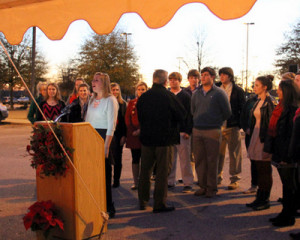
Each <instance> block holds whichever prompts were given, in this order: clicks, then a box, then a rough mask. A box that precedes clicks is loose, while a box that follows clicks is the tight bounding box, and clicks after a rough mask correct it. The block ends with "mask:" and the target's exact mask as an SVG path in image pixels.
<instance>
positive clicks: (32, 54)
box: [30, 27, 36, 95]
mask: <svg viewBox="0 0 300 240" xmlns="http://www.w3.org/2000/svg"><path fill="white" fill-rule="evenodd" d="M35 49H36V27H33V28H32V46H31V79H30V85H31V92H32V94H33V95H35V94H34V93H35Z"/></svg>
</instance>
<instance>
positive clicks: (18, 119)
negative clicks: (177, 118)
mask: <svg viewBox="0 0 300 240" xmlns="http://www.w3.org/2000/svg"><path fill="white" fill-rule="evenodd" d="M31 130H32V129H31V126H30V124H29V122H28V121H26V110H25V111H24V110H15V111H10V114H9V118H8V119H6V120H5V121H4V122H3V123H2V124H0V239H5V240H6V239H7V240H10V239H13V240H15V239H20V240H21V239H22V240H23V239H26V240H27V239H28V240H31V239H36V238H35V234H34V233H32V232H31V231H30V230H28V231H25V228H24V226H23V222H22V217H23V216H24V214H25V213H26V212H27V208H28V207H29V206H30V205H31V204H32V203H33V202H35V201H36V194H35V189H36V185H35V171H34V170H33V169H32V168H31V167H30V157H29V156H28V155H27V153H26V145H27V144H28V143H29V138H30V135H31ZM228 163H229V158H228V154H227V155H226V159H225V167H224V180H223V182H222V185H220V186H219V191H218V194H217V196H216V197H215V198H212V199H208V198H205V197H196V196H194V195H193V192H192V193H182V192H181V191H182V188H183V185H182V184H177V186H176V187H175V188H174V189H172V190H170V191H168V202H169V203H170V204H171V205H173V206H175V207H176V211H174V212H169V213H159V214H153V213H152V207H151V206H152V203H153V201H152V193H153V186H154V184H152V188H151V189H152V190H151V191H152V193H151V200H150V203H149V207H148V208H147V209H146V210H145V211H141V210H139V209H138V199H137V191H132V190H131V189H130V187H131V185H132V183H133V181H132V174H131V155H130V151H129V150H128V149H126V148H124V152H123V171H122V176H121V186H120V187H119V188H117V189H113V199H114V201H115V206H116V209H117V214H116V217H115V218H114V219H110V220H109V223H108V231H107V233H106V234H105V235H104V236H103V238H102V239H105V240H117V239H118V240H119V239H120V240H122V239H124V240H125V239H137V240H150V239H158V240H173V239H174V240H177V239H178V240H181V239H191V240H193V239H195V240H196V239H197V240H206V239H208V240H231V239H240V240H253V239H265V240H277V239H278V240H284V239H290V238H289V233H290V232H297V231H299V228H300V220H299V219H297V221H296V224H295V225H294V226H292V227H285V228H275V227H273V226H272V225H271V224H270V222H269V221H268V219H269V218H270V217H274V216H276V214H278V213H279V212H280V211H281V204H280V203H278V202H277V199H278V198H279V197H281V194H282V192H281V187H282V186H281V183H280V180H279V176H278V174H277V170H276V169H273V181H274V183H273V188H272V192H271V197H270V200H271V208H270V209H267V210H264V211H251V210H250V209H249V208H247V207H245V204H246V203H248V202H251V201H253V200H254V195H253V194H252V195H251V194H250V195H246V194H243V193H242V192H243V191H244V190H245V189H247V188H249V186H250V161H249V159H248V158H247V156H246V151H245V148H244V143H243V163H242V174H241V177H242V180H241V182H240V187H239V188H238V189H236V190H231V191H229V190H227V185H228V184H229V183H230V180H229V173H228V165H229V164H228ZM179 170H180V169H179V168H178V169H177V172H178V178H180V171H179ZM194 189H195V190H197V189H198V187H197V186H196V185H194Z"/></svg>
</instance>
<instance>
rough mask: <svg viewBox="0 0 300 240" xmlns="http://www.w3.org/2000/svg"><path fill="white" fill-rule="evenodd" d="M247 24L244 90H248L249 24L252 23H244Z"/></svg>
mask: <svg viewBox="0 0 300 240" xmlns="http://www.w3.org/2000/svg"><path fill="white" fill-rule="evenodd" d="M245 24H246V25H247V41H246V89H245V92H246V93H247V92H248V48H249V25H253V24H254V23H245Z"/></svg>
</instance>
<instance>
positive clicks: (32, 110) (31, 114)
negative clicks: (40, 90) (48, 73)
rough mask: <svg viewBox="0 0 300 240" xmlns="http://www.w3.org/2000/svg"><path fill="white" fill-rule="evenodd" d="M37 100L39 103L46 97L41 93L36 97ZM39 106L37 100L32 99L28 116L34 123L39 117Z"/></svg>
mask: <svg viewBox="0 0 300 240" xmlns="http://www.w3.org/2000/svg"><path fill="white" fill-rule="evenodd" d="M35 101H36V102H37V104H40V103H41V102H42V101H44V97H43V96H42V95H41V94H40V95H39V96H38V97H37V98H36V99H35ZM38 111H39V110H38V108H37V106H36V105H35V102H34V101H32V102H31V104H30V108H29V111H28V115H27V118H28V120H29V121H30V122H31V123H32V124H34V122H35V121H36V118H37V112H38Z"/></svg>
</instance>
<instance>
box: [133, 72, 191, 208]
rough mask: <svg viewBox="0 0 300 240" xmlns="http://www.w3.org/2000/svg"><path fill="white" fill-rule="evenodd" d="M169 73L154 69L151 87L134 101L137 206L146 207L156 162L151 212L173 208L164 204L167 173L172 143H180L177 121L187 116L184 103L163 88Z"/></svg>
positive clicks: (181, 121) (179, 121)
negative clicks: (138, 155)
mask: <svg viewBox="0 0 300 240" xmlns="http://www.w3.org/2000/svg"><path fill="white" fill-rule="evenodd" d="M167 82H168V73H167V72H166V71H165V70H156V71H155V72H154V74H153V85H152V88H151V89H150V90H149V91H147V92H145V93H144V94H143V95H142V96H141V97H140V98H139V101H138V102H137V105H136V106H137V112H138V119H139V122H140V126H141V128H140V129H141V132H140V140H141V143H142V158H141V172H140V179H139V185H138V196H139V203H140V209H141V210H145V209H146V206H147V204H148V202H149V198H150V176H151V173H152V170H153V166H154V164H156V179H155V189H154V206H153V212H154V213H159V212H168V211H173V210H175V208H174V207H168V206H167V205H166V199H167V191H168V182H167V181H168V174H169V171H170V169H171V163H172V146H173V145H175V144H179V142H180V135H179V123H181V124H183V122H184V121H185V119H186V112H185V110H184V107H183V106H182V104H181V103H180V102H179V100H178V99H177V98H176V97H175V95H174V94H173V93H171V92H170V91H168V90H167V89H166V85H167Z"/></svg>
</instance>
